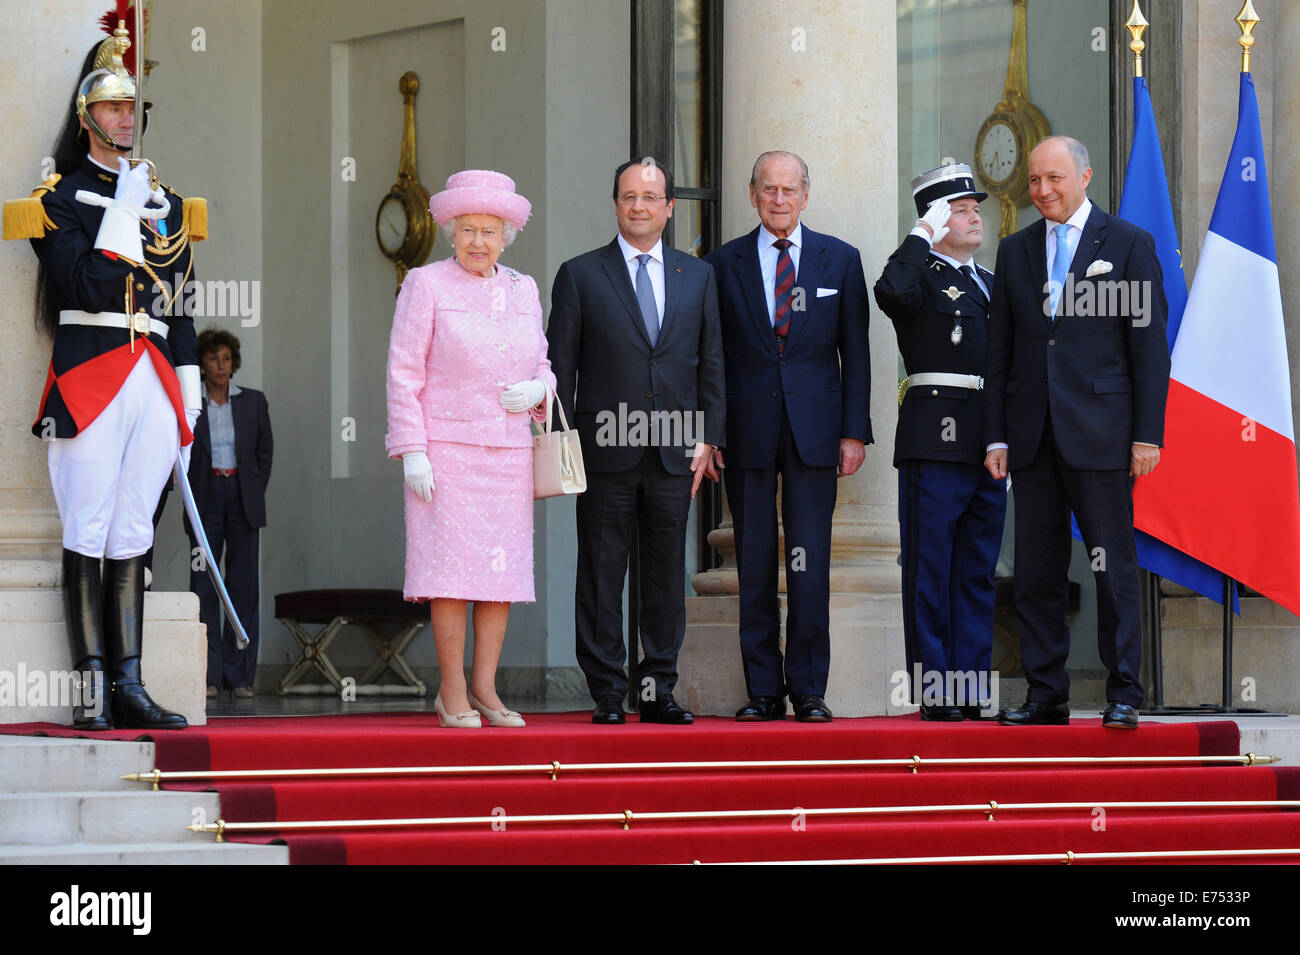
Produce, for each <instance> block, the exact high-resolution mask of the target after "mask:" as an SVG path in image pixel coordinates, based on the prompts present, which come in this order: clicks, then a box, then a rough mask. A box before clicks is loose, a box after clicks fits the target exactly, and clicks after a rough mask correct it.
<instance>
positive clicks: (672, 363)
mask: <svg viewBox="0 0 1300 955" xmlns="http://www.w3.org/2000/svg"><path fill="white" fill-rule="evenodd" d="M663 256H664V310H663V321H662V323H661V325H660V328H659V332H658V335H657V337H656V340H655V344H654V345H653V346H651V344H650V337H649V333H648V332H647V330H646V327H645V324H644V321H643V320H642V316H641V311H640V308H639V307H638V304H637V300H636V292H635V289H634V288H633V285H632V280H631V278H630V276H629V273H628V268H627V265H626V262H625V260H624V258H623V253H622V250H621V248H620V246H619V244H618V241H617V240H615V241H613V242H611V243H610V244H609V245H607V246H605V247H603V248H600V249H595V250H593V251H591V252H587V253H586V254H584V255H580V256H578V257H576V258H573V259H570V260H569V261H567V262H565V263H564V264H563V265H561V266H560V270H559V272H558V273H556V276H555V283H554V286H553V288H552V291H551V314H550V319H549V322H548V325H547V333H546V337H547V343H548V347H547V354H548V356H549V358H550V360H551V368H552V369H553V370H554V371H555V378H556V393H557V395H558V396H559V399H560V401H561V403H562V404H563V406H564V410H565V413H566V415H568V417H569V421H570V422H571V423H572V425H573V426H574V427H575V428H577V429H578V433H579V436H580V439H581V442H582V457H583V461H584V463H585V465H586V470H587V490H586V492H585V493H583V494H582V495H580V496H579V497H578V501H577V518H578V567H577V586H576V591H577V593H576V620H575V636H576V642H577V655H578V663H579V664H580V665H581V666H582V670H583V672H584V673H585V674H586V676H587V684H588V687H589V688H590V690H591V695H592V698H593V699H596V700H600V699H601V697H604V696H610V695H617V696H623V695H624V694H625V693H626V692H627V687H628V679H629V674H626V673H625V672H624V665H625V663H626V652H625V648H624V643H623V579H624V577H625V575H626V573H627V565H628V549H629V539H630V535H631V531H632V528H633V526H637V527H638V528H639V536H638V540H639V543H640V569H641V581H640V617H641V619H640V621H639V629H640V634H641V645H642V648H643V650H644V653H645V655H644V657H643V658H642V660H641V662H640V665H639V667H638V669H637V670H636V672H633V673H632V674H630V677H631V679H632V681H633V682H634V683H635V684H637V690H638V693H639V692H641V690H642V685H641V684H642V682H643V681H644V680H645V679H646V678H650V679H653V681H654V684H655V693H656V694H657V696H656V698H659V697H662V696H664V695H666V694H670V693H672V691H673V688H674V686H675V685H676V683H677V653H678V651H679V650H680V649H681V644H682V639H683V637H684V635H685V632H686V611H685V604H684V599H685V590H684V588H685V576H686V572H685V564H684V561H685V549H686V516H687V511H688V510H689V508H690V489H691V470H690V464H691V455H692V453H693V448H694V445H695V443H696V442H697V441H703V442H706V443H708V444H712V445H715V446H716V445H721V444H722V440H723V415H724V400H725V399H724V396H723V368H722V341H721V337H720V333H719V328H718V298H717V289H716V286H715V285H714V280H713V270H712V269H710V268H709V266H708V265H706V264H705V263H704V262H702V261H700V260H699V259H696V258H694V257H693V256H689V255H686V254H684V253H682V252H678V251H677V250H676V249H672V248H668V247H667V246H665V247H664V249H663ZM654 413H658V414H657V415H655V414H654ZM637 422H643V423H647V424H648V423H651V422H653V424H654V425H655V426H654V427H653V428H649V429H647V428H646V427H642V428H641V429H639V430H638V428H637V427H636V425H637Z"/></svg>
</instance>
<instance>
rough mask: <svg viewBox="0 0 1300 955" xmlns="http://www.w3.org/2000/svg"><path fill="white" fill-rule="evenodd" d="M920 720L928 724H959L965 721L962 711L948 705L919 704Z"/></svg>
mask: <svg viewBox="0 0 1300 955" xmlns="http://www.w3.org/2000/svg"><path fill="white" fill-rule="evenodd" d="M921 719H923V720H926V721H927V722H930V723H960V722H962V721H963V720H965V719H966V717H965V716H964V715H962V711H961V710H960V709H958V708H957V707H955V706H953V705H952V704H950V703H943V704H935V705H933V706H929V705H927V704H925V703H922V704H921Z"/></svg>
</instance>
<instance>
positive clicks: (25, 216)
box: [3, 172, 63, 239]
mask: <svg viewBox="0 0 1300 955" xmlns="http://www.w3.org/2000/svg"><path fill="white" fill-rule="evenodd" d="M62 178H63V177H62V176H60V175H59V174H58V173H57V172H56V173H55V174H54V175H52V176H50V178H48V179H46V180H45V181H44V182H43V183H41V184H40V185H39V186H37V187H36V188H35V189H34V190H33V191H32V194H31V195H30V196H28V197H27V198H25V199H10V200H8V201H7V202H6V203H5V205H4V228H3V234H4V237H5V238H6V239H43V238H45V233H46V230H49V229H57V228H58V226H56V225H55V224H54V223H53V222H51V221H50V217H49V216H47V215H46V214H45V205H44V203H42V202H41V197H42V196H44V195H45V194H46V193H47V192H53V191H54V188H55V187H56V186H57V185H58V184H59V180H60V179H62Z"/></svg>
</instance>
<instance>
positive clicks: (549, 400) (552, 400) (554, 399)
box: [542, 386, 571, 434]
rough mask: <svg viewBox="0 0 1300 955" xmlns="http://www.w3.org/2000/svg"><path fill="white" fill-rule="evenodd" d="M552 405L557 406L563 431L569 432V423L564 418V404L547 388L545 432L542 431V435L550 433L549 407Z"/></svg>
mask: <svg viewBox="0 0 1300 955" xmlns="http://www.w3.org/2000/svg"><path fill="white" fill-rule="evenodd" d="M552 405H557V406H559V409H560V424H561V425H562V426H563V430H565V431H569V430H571V429H570V428H569V421H568V419H567V418H565V416H564V404H563V403H562V402H561V401H560V400H559V398H558V397H556V394H555V392H554V391H553V390H552V389H551V388H550V387H549V386H548V387H547V389H546V430H545V431H543V432H542V434H550V433H551V406H552Z"/></svg>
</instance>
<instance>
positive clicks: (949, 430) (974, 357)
mask: <svg viewBox="0 0 1300 955" xmlns="http://www.w3.org/2000/svg"><path fill="white" fill-rule="evenodd" d="M975 268H976V270H977V272H978V274H979V276H980V278H982V279H983V280H984V284H985V285H987V286H988V287H989V288H990V289H992V287H993V273H992V272H990V271H988V269H985V268H981V267H980V266H978V265H976V266H975ZM875 294H876V303H877V304H878V305H879V306H880V308H881V310H883V311H884V313H885V314H886V315H888V316H889V318H890V320H891V321H892V322H893V323H894V331H895V333H896V334H897V336H898V349H899V351H900V352H901V353H902V355H903V365H904V367H905V368H906V369H907V374H908V375H915V374H922V373H928V372H947V373H951V374H960V375H979V376H982V375H983V374H984V363H985V354H984V350H985V346H986V343H987V340H988V306H987V300H986V299H985V298H984V292H983V291H982V290H981V289H980V288H979V286H978V285H977V284H975V283H974V282H971V281H970V280H969V279H967V278H966V276H965V275H963V274H962V273H961V271H959V270H958V269H955V268H953V267H952V265H950V264H949V263H948V262H945V261H944V260H943V259H941V258H939V257H938V256H937V255H935V254H934V253H932V252H931V251H930V249H929V245H928V243H927V242H926V241H925V240H924V239H922V238H920V237H919V236H915V235H909V236H908V237H907V238H905V239H904V240H903V244H902V245H900V246H899V247H898V249H897V251H895V252H894V254H893V255H891V256H890V257H889V262H888V263H886V265H885V270H884V272H883V273H881V276H880V278H879V280H878V281H877V282H876V285H875ZM955 327H960V328H961V340H960V341H959V342H957V343H956V344H954V343H953V337H954V336H953V329H954V328H955ZM984 401H985V394H984V392H983V391H982V390H977V389H969V388H961V387H954V386H948V385H926V386H924V387H916V388H908V389H907V391H906V393H905V395H904V397H903V404H902V407H901V408H899V411H898V430H897V432H896V435H895V438H894V466H895V467H897V466H898V465H899V464H900V463H901V462H903V461H907V460H921V461H954V462H963V463H967V464H975V465H982V464H983V463H984Z"/></svg>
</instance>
